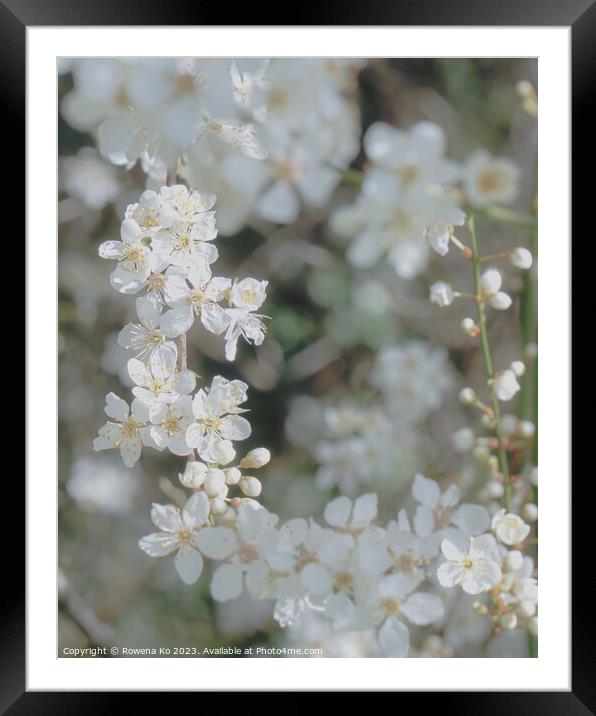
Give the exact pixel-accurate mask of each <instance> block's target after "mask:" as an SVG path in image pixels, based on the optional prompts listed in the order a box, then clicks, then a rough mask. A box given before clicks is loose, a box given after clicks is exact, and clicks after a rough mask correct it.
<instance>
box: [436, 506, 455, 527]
mask: <svg viewBox="0 0 596 716" xmlns="http://www.w3.org/2000/svg"><path fill="white" fill-rule="evenodd" d="M452 514H453V509H452V508H451V507H437V509H436V510H435V511H434V512H433V521H434V524H435V529H436V530H438V529H441V528H442V527H445V525H447V524H449V520H450V519H451V515H452Z"/></svg>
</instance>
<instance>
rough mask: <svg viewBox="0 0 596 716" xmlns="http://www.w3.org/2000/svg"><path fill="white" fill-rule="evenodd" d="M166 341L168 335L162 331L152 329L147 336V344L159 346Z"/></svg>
mask: <svg viewBox="0 0 596 716" xmlns="http://www.w3.org/2000/svg"><path fill="white" fill-rule="evenodd" d="M165 342H166V337H165V336H164V334H163V333H162V332H161V331H151V333H150V334H149V335H148V336H147V345H150V346H158V345H160V344H161V343H165Z"/></svg>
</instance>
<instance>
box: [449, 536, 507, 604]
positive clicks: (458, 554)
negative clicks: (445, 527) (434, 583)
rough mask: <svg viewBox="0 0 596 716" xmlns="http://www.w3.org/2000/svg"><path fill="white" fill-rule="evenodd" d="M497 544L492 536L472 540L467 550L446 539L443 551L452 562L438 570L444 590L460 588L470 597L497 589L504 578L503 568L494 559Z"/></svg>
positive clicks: (472, 538)
mask: <svg viewBox="0 0 596 716" xmlns="http://www.w3.org/2000/svg"><path fill="white" fill-rule="evenodd" d="M495 547H496V542H495V538H494V537H493V536H492V535H490V534H483V535H480V536H479V537H471V538H470V544H469V547H468V549H467V550H465V551H462V550H460V549H459V548H458V547H456V546H455V545H454V544H453V542H450V541H449V540H448V539H444V540H443V541H442V542H441V551H442V552H443V555H444V556H445V558H446V559H447V560H448V561H447V562H443V564H441V565H440V566H439V568H438V570H437V578H438V580H439V583H440V584H441V586H442V587H447V588H449V587H455V586H457V585H460V586H461V588H462V589H463V590H464V592H466V593H467V594H480V593H482V592H486V591H488V590H489V589H492V588H493V587H495V586H496V585H497V584H498V583H499V581H500V579H501V574H502V573H501V568H500V566H499V564H498V562H497V561H495V559H494V553H495Z"/></svg>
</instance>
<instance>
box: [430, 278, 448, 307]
mask: <svg viewBox="0 0 596 716" xmlns="http://www.w3.org/2000/svg"><path fill="white" fill-rule="evenodd" d="M453 298H454V295H453V289H452V288H451V286H450V285H449V284H448V283H445V281H437V282H436V283H433V285H432V286H431V287H430V302H431V303H434V304H436V305H437V306H439V307H440V308H445V306H450V305H451V304H452V303H453Z"/></svg>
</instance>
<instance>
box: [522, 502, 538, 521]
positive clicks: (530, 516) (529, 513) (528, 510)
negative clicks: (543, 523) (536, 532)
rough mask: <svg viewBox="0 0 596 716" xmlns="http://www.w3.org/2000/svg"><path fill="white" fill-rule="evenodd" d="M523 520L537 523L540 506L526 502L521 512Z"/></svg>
mask: <svg viewBox="0 0 596 716" xmlns="http://www.w3.org/2000/svg"><path fill="white" fill-rule="evenodd" d="M521 513H522V515H523V518H524V519H525V520H527V521H528V522H536V520H537V519H538V506H537V505H535V504H534V503H533V502H526V504H525V505H524V506H523V507H522V511H521Z"/></svg>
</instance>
